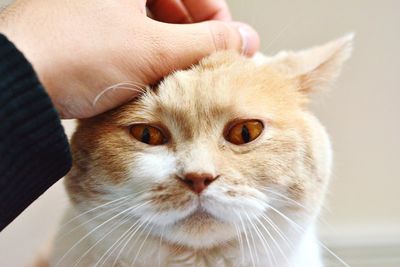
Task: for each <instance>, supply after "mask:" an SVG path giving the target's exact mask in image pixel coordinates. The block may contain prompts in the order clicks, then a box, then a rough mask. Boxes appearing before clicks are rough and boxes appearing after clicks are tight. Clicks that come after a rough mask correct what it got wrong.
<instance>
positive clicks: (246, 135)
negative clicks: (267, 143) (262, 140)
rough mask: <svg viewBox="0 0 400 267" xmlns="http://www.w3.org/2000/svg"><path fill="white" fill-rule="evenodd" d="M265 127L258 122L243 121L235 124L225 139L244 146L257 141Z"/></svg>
mask: <svg viewBox="0 0 400 267" xmlns="http://www.w3.org/2000/svg"><path fill="white" fill-rule="evenodd" d="M263 129H264V125H263V124H262V123H261V122H260V121H258V120H248V121H242V122H239V123H236V124H234V125H233V126H232V127H230V129H229V131H228V132H227V134H226V136H225V139H226V140H227V141H229V142H231V143H232V144H235V145H243V144H246V143H249V142H251V141H253V140H254V139H256V138H257V137H258V136H260V134H261V133H262V131H263Z"/></svg>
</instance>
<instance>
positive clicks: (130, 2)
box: [0, 0, 259, 118]
mask: <svg viewBox="0 0 400 267" xmlns="http://www.w3.org/2000/svg"><path fill="white" fill-rule="evenodd" d="M146 7H147V10H148V11H149V12H150V13H151V18H150V16H148V14H147V12H146ZM0 32H2V33H3V34H5V35H6V36H7V37H8V38H9V39H10V40H11V41H12V42H13V43H14V44H15V45H16V46H17V47H18V48H19V49H20V50H21V51H22V52H23V53H24V55H25V56H26V57H27V59H28V60H29V61H30V62H31V63H32V65H33V68H34V69H35V71H36V72H37V74H38V77H39V79H40V81H41V82H42V84H43V85H44V87H45V89H46V91H47V93H48V94H49V96H50V98H51V99H52V102H53V104H54V106H55V107H56V109H57V110H58V112H59V114H60V115H61V117H62V118H87V117H92V116H95V115H97V114H99V113H102V112H104V111H106V110H109V109H111V108H114V107H116V106H118V105H120V104H122V103H124V102H126V101H128V100H130V99H132V98H134V97H135V96H137V92H138V91H137V89H138V88H140V87H143V86H145V85H148V84H154V83H156V82H157V81H159V80H160V79H161V78H162V77H164V76H165V75H167V74H169V73H170V72H172V71H174V70H177V69H184V68H186V67H188V66H190V65H192V64H194V63H196V62H197V61H199V60H200V59H201V58H203V57H204V56H207V55H208V54H210V53H212V52H214V51H217V50H223V49H233V50H237V51H241V52H242V53H243V54H245V55H252V54H254V53H255V52H256V51H257V49H258V45H259V39H258V35H257V33H256V32H255V31H254V29H252V28H251V27H250V26H248V25H246V24H243V23H239V22H233V21H232V20H231V15H230V12H229V9H228V7H227V4H226V2H225V1H223V0H180V1H178V0H150V1H146V0H120V1H109V0H105V1H98V0H86V1H78V0H71V1H66V0H51V1H48V0H17V1H15V2H14V3H13V4H12V5H10V6H9V7H8V8H6V9H5V10H4V11H3V12H2V14H1V21H0ZM121 83H123V84H121ZM116 84H120V86H119V90H116V89H114V90H111V89H110V90H106V89H107V88H110V87H112V86H114V85H116ZM100 96H101V97H100Z"/></svg>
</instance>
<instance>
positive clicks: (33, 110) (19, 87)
mask: <svg viewBox="0 0 400 267" xmlns="http://www.w3.org/2000/svg"><path fill="white" fill-rule="evenodd" d="M70 168H71V155H70V151H69V145H68V140H67V138H66V136H65V133H64V129H63V127H62V125H61V121H60V118H59V116H58V114H57V112H56V110H55V109H54V107H53V105H52V103H51V100H50V98H49V96H48V95H47V94H46V92H45V91H44V89H43V87H42V85H41V84H40V82H39V80H38V78H37V76H36V74H35V72H34V70H33V68H32V66H31V65H30V63H29V62H28V61H27V60H26V59H25V57H24V56H23V55H22V54H21V52H19V51H18V50H17V49H16V48H15V46H14V45H13V44H12V43H11V42H10V41H8V40H7V38H6V37H5V36H4V35H1V34H0V231H1V230H3V229H4V228H5V227H6V226H7V225H8V224H9V223H10V222H11V221H12V220H14V219H15V218H16V217H17V216H18V215H19V214H20V213H21V212H22V211H23V210H24V209H25V208H26V207H28V206H29V205H30V204H31V203H32V202H33V201H34V200H35V199H37V198H38V197H39V196H40V195H41V194H43V193H44V192H45V191H46V190H47V189H48V188H49V187H50V186H51V185H53V184H54V183H55V182H57V180H59V179H60V178H61V177H62V176H64V175H65V174H66V173H67V172H68V171H69V169H70Z"/></svg>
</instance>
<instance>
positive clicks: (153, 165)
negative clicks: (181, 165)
mask: <svg viewBox="0 0 400 267" xmlns="http://www.w3.org/2000/svg"><path fill="white" fill-rule="evenodd" d="M154 150H156V151H152V152H147V153H140V154H138V155H136V157H135V160H134V162H133V164H131V167H130V172H131V173H130V176H131V177H134V178H135V181H138V182H140V181H143V182H149V181H151V182H155V183H159V182H165V181H166V179H168V177H171V175H173V174H174V173H175V172H176V159H175V156H174V155H173V154H172V153H170V152H169V151H168V150H167V149H166V148H157V149H154ZM149 179H150V180H149Z"/></svg>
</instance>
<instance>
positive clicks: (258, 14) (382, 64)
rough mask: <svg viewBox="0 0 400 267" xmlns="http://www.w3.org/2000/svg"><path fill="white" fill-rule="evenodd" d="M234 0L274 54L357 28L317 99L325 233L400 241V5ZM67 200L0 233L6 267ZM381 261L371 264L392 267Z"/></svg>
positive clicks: (52, 199) (377, 242)
mask: <svg viewBox="0 0 400 267" xmlns="http://www.w3.org/2000/svg"><path fill="white" fill-rule="evenodd" d="M229 3H230V4H231V6H232V9H233V13H234V16H235V17H236V18H237V19H240V20H243V21H247V22H250V23H251V24H253V25H254V26H255V27H256V28H257V29H258V30H259V32H260V34H261V37H262V51H263V52H266V53H270V54H273V53H275V52H276V51H278V50H280V49H282V48H293V49H299V48H306V47H309V46H310V45H315V44H320V43H323V42H325V41H328V40H330V39H334V38H336V37H338V36H341V35H343V34H344V33H347V32H350V31H354V32H355V33H356V45H355V49H354V55H353V57H352V58H351V60H350V61H349V62H348V64H347V65H346V66H345V68H344V71H343V75H342V76H341V77H340V79H339V81H338V83H337V86H336V87H335V88H334V89H333V90H332V92H331V93H330V94H328V95H326V96H323V97H318V101H319V104H317V105H315V110H316V111H317V113H318V114H319V117H320V118H321V120H322V121H323V123H324V124H325V125H326V126H327V128H328V131H329V132H330V134H331V136H332V140H333V147H334V150H335V170H334V181H333V183H332V185H331V192H330V195H329V202H328V205H327V207H328V208H327V209H326V211H325V216H324V221H326V222H327V225H326V224H322V225H321V232H322V235H323V237H324V239H325V240H327V242H328V243H330V244H331V243H332V244H334V245H339V246H346V245H350V246H353V245H355V246H356V247H359V246H360V244H361V245H364V246H372V247H373V246H378V247H385V246H386V245H387V244H394V245H396V243H400V205H399V203H400V189H399V188H400V171H399V167H398V166H399V165H400V157H399V151H400V141H399V140H400V139H399V137H400V119H399V114H400V105H399V103H398V102H399V99H400V75H399V70H400V56H399V49H400V35H399V29H398V28H399V25H400V16H399V10H400V1H396V0H382V1H374V0H353V1H346V0H338V1H328V0H321V1H311V0H304V1H290V0H283V1H262V0H253V1H243V0H235V1H233V0H232V1H229ZM66 201H67V200H66V198H65V196H64V194H63V192H62V188H61V186H60V184H57V185H56V186H55V187H53V188H52V189H51V190H49V191H48V192H47V193H46V194H45V195H44V196H43V197H42V198H41V199H40V200H39V201H37V202H36V203H35V204H33V205H32V206H31V207H30V208H29V209H28V210H27V211H26V212H24V214H22V215H21V216H20V217H19V218H18V219H17V220H16V221H15V222H14V223H13V224H12V225H10V226H9V227H8V228H6V229H5V230H4V231H3V232H2V233H1V234H0V266H1V267H3V266H11V267H18V266H23V265H22V263H24V262H26V261H27V260H28V259H29V258H31V257H32V256H33V255H34V254H35V253H36V251H37V250H38V248H39V246H40V245H41V244H42V243H43V242H44V241H45V240H46V239H47V236H48V235H49V233H50V232H51V231H52V229H53V228H54V227H55V225H56V223H57V221H58V219H59V215H60V214H61V213H62V208H61V207H62V206H63V205H64V203H65V202H66ZM397 248H398V247H397ZM373 251H375V250H373ZM391 251H393V250H389V251H388V252H387V253H388V254H389V255H390V254H391V253H394V252H391ZM344 254H345V253H344ZM363 255H365V253H364V254H363ZM393 256H396V255H393ZM344 257H346V255H344ZM382 263H383V261H382V262H381V263H380V264H379V263H376V265H373V266H374V267H375V266H389V265H382ZM355 266H368V267H369V266H371V265H368V264H364V265H355ZM396 266H397V265H396Z"/></svg>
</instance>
